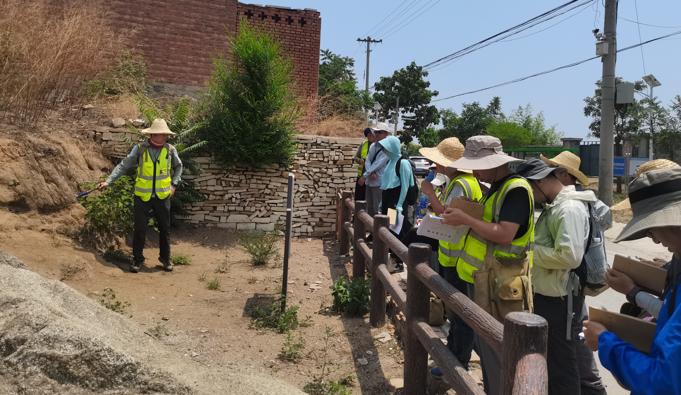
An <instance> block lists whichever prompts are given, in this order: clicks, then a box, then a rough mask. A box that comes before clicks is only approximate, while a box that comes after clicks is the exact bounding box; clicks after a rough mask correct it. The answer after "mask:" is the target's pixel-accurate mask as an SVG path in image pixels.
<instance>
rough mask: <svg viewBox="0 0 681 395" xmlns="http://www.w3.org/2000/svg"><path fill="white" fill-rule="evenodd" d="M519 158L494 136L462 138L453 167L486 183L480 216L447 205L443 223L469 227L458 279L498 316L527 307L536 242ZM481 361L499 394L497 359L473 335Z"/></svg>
mask: <svg viewBox="0 0 681 395" xmlns="http://www.w3.org/2000/svg"><path fill="white" fill-rule="evenodd" d="M515 161H518V159H516V158H513V157H511V156H509V155H506V154H505V153H504V151H503V147H502V145H501V141H500V140H499V139H498V138H496V137H493V136H473V137H471V138H469V139H468V140H466V148H465V151H464V154H463V157H462V158H461V159H459V160H456V161H454V163H453V164H452V166H453V167H456V168H458V169H470V170H473V174H474V175H475V178H477V179H478V181H479V182H488V183H490V184H491V185H490V189H489V191H487V193H486V194H485V195H484V196H483V198H482V201H481V203H482V204H483V206H484V213H483V217H482V219H479V218H474V217H472V216H470V215H468V214H466V213H465V212H464V211H463V210H460V209H452V208H448V209H447V210H446V211H445V213H444V214H443V218H444V223H446V224H450V225H455V226H458V225H464V226H468V227H469V228H470V230H469V231H468V234H467V235H466V238H465V241H464V248H463V250H461V252H460V255H459V256H458V257H457V258H456V271H457V275H458V277H459V280H461V281H462V282H465V283H466V286H467V290H466V291H467V292H466V294H467V295H468V296H469V297H470V298H471V299H473V300H475V302H476V303H477V304H478V305H480V306H481V307H482V308H483V309H485V310H486V311H487V312H489V313H490V314H492V316H494V317H495V318H496V319H497V320H499V321H501V320H503V317H505V316H506V314H507V313H509V312H511V311H521V310H531V309H532V294H531V286H530V279H529V270H530V267H531V263H532V243H533V242H534V198H533V196H532V187H531V186H530V184H529V183H528V182H527V180H525V179H524V178H522V177H520V176H517V175H514V174H513V173H512V172H511V170H510V169H509V167H508V164H509V163H511V162H515ZM476 342H477V350H478V353H479V354H480V361H481V364H482V368H483V369H482V371H483V378H484V383H485V391H486V392H487V393H488V394H495V395H496V394H499V393H500V392H501V388H500V386H501V380H500V377H501V361H500V359H499V357H498V356H497V355H496V353H495V352H494V350H492V348H491V347H490V346H489V345H488V344H486V343H485V342H484V341H481V340H480V339H479V338H478V339H476Z"/></svg>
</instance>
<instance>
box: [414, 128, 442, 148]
mask: <svg viewBox="0 0 681 395" xmlns="http://www.w3.org/2000/svg"><path fill="white" fill-rule="evenodd" d="M439 142H440V135H439V133H438V131H437V130H436V129H435V128H434V127H429V128H427V129H426V130H424V131H423V132H422V133H421V134H420V135H419V143H421V146H423V147H435V146H436V145H437V144H438V143H439Z"/></svg>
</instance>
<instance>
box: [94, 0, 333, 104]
mask: <svg viewBox="0 0 681 395" xmlns="http://www.w3.org/2000/svg"><path fill="white" fill-rule="evenodd" d="M103 4H107V5H108V7H109V11H110V14H111V18H112V20H113V25H114V26H115V27H116V28H117V29H119V31H121V32H123V33H124V34H128V35H130V38H131V39H132V42H133V43H134V44H135V45H136V47H137V49H139V50H140V52H141V53H142V54H143V55H144V58H145V60H146V62H147V67H148V71H149V77H150V79H151V80H152V81H153V82H157V83H165V84H174V85H181V86H204V85H205V84H206V82H207V81H208V79H209V77H210V73H211V71H212V66H213V59H214V58H215V57H216V56H218V55H220V54H225V53H226V51H227V50H228V36H229V37H233V36H234V34H236V31H237V28H238V24H239V18H242V17H243V18H245V19H246V20H248V21H249V22H250V23H251V24H252V25H254V26H257V27H262V28H264V30H265V31H268V32H270V33H272V34H273V35H274V37H275V38H277V39H278V40H279V41H280V43H281V45H282V47H283V50H284V53H285V54H286V55H287V56H290V57H291V60H292V62H293V65H294V79H295V81H296V91H297V92H298V94H299V95H301V96H302V97H306V98H307V97H311V98H316V94H317V84H318V81H317V80H318V77H319V37H320V29H321V19H320V16H319V12H317V11H314V10H293V9H288V8H279V7H262V6H256V5H249V4H240V3H238V2H237V1H236V0H109V1H106V2H103ZM249 11H250V12H249ZM228 56H229V54H228Z"/></svg>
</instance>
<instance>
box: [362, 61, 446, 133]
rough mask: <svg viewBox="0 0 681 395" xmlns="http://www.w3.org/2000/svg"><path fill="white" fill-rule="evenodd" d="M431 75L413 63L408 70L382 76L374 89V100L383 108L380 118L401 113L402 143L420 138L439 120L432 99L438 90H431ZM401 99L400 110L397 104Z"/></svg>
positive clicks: (404, 69)
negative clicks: (429, 77)
mask: <svg viewBox="0 0 681 395" xmlns="http://www.w3.org/2000/svg"><path fill="white" fill-rule="evenodd" d="M427 76H428V72H427V71H424V70H423V67H421V66H417V65H416V63H414V62H411V64H410V65H408V66H407V67H405V68H402V69H399V70H396V71H395V72H394V73H393V75H392V76H390V77H381V79H380V80H379V81H378V82H376V84H375V85H374V88H375V90H376V92H375V93H374V100H376V102H378V104H380V106H381V110H380V114H379V115H380V116H382V117H384V118H391V117H394V115H395V112H396V111H399V113H400V114H402V120H403V122H404V131H403V132H402V135H401V136H400V138H401V140H402V141H403V142H409V141H411V140H412V138H413V137H418V136H419V135H420V134H421V133H423V131H425V130H426V128H427V127H428V126H430V125H432V124H435V123H437V122H438V121H439V118H440V117H439V113H438V110H437V108H436V107H435V106H434V105H431V104H430V101H431V99H432V98H433V97H434V96H437V95H438V92H437V91H434V90H430V89H428V88H429V87H430V82H428V81H427V80H426V79H425V78H426V77H427ZM398 99H399V109H397V102H398Z"/></svg>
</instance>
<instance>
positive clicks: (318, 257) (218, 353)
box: [0, 208, 403, 394]
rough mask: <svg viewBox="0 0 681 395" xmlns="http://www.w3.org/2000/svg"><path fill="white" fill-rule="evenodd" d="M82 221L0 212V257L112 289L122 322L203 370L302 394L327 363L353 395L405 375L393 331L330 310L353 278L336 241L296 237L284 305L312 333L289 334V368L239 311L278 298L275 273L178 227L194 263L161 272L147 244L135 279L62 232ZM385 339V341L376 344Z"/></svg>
mask: <svg viewBox="0 0 681 395" xmlns="http://www.w3.org/2000/svg"><path fill="white" fill-rule="evenodd" d="M79 216H80V213H79V210H78V209H77V208H73V209H71V210H67V211H62V212H59V213H56V214H51V215H38V214H37V213H35V212H29V213H12V212H10V211H8V210H5V209H0V224H2V226H1V227H0V250H3V251H6V252H8V253H10V254H13V255H15V256H17V257H18V258H19V259H21V260H23V261H24V262H25V263H26V264H27V265H28V266H29V267H30V268H31V269H32V270H34V271H36V272H38V273H40V274H41V275H43V276H45V277H48V278H54V279H62V280H63V281H64V282H66V283H67V284H69V285H71V286H72V287H74V288H75V289H77V290H79V291H81V292H83V293H84V294H86V295H88V296H90V297H92V298H94V299H100V297H101V295H102V292H103V290H104V289H105V288H111V289H112V290H113V291H114V292H115V295H116V298H117V300H121V301H125V302H128V303H130V306H129V307H128V308H126V309H125V312H124V314H127V315H131V318H132V319H133V320H134V321H136V322H138V323H139V324H140V325H142V326H143V327H145V328H147V329H148V333H149V334H150V336H152V335H153V336H158V337H159V338H160V340H161V341H162V342H163V343H165V344H166V345H168V346H170V347H172V348H173V349H175V350H177V351H179V352H181V353H182V354H183V355H184V356H185V357H186V358H191V359H194V360H196V361H198V362H200V363H203V364H205V365H206V366H211V367H218V368H219V367H221V366H245V367H246V366H247V367H254V368H257V369H263V370H265V371H266V372H268V373H269V374H271V375H273V376H275V377H279V378H281V379H283V380H285V381H287V382H289V383H292V384H294V385H296V386H298V387H299V388H301V389H302V388H303V386H304V385H305V384H306V383H309V382H311V381H312V380H313V379H314V378H315V377H319V376H320V375H321V374H322V372H321V371H320V369H321V367H322V365H323V364H324V363H325V362H326V364H327V371H328V374H327V375H326V376H325V377H324V378H325V379H326V380H339V379H343V378H346V377H348V376H349V377H351V378H352V380H351V381H352V383H353V385H352V386H351V390H352V392H353V393H363V394H385V393H390V390H389V389H388V385H387V382H388V381H389V380H390V379H392V378H399V377H402V368H403V367H402V363H403V361H402V352H401V349H400V347H399V345H398V343H397V341H396V340H395V335H394V332H393V328H392V327H391V326H389V325H388V326H386V327H384V328H380V329H372V328H371V327H370V325H369V324H368V317H365V318H346V317H341V316H338V315H335V314H332V313H330V312H329V309H328V307H329V306H330V305H331V304H332V297H331V292H330V289H329V287H330V286H331V284H332V282H333V281H334V279H337V278H339V277H340V276H342V275H344V274H346V273H348V270H350V268H349V266H348V265H347V262H346V260H342V259H340V258H339V257H338V256H337V254H336V251H337V247H336V246H335V242H334V241H331V240H319V239H301V240H295V241H294V242H293V244H292V246H293V248H292V256H291V261H290V274H289V285H288V286H289V304H290V305H298V306H300V312H299V318H301V319H306V318H309V325H308V326H305V327H302V328H299V329H298V330H296V331H295V335H296V337H298V335H301V336H302V337H303V338H304V341H305V348H304V350H303V352H302V355H303V358H302V360H301V361H300V362H298V363H291V362H284V361H282V360H280V359H279V358H278V355H279V353H280V351H281V349H282V345H283V343H284V340H285V335H282V334H278V333H276V332H273V331H271V330H258V329H254V328H251V325H250V323H251V321H250V318H249V317H248V316H247V314H246V312H245V309H246V307H247V306H248V305H249V304H252V303H254V302H255V301H257V300H262V299H263V298H264V299H267V298H275V297H277V295H278V292H279V289H280V286H281V274H282V268H281V266H273V265H270V266H268V267H265V268H255V267H253V266H252V265H251V264H250V262H249V259H248V256H247V254H246V252H245V251H244V250H243V249H242V248H240V247H239V246H238V245H237V243H236V239H235V235H234V234H232V233H229V232H227V231H224V230H218V229H194V228H184V229H176V230H175V231H174V233H173V235H172V236H173V243H172V251H173V254H183V255H186V256H188V257H190V258H191V262H192V263H191V265H189V266H176V268H175V271H174V272H172V273H165V272H163V271H162V270H160V267H158V266H157V261H156V257H157V249H156V248H155V247H154V246H148V247H147V250H146V254H145V255H146V257H147V265H146V268H143V270H142V271H141V272H140V273H138V274H132V273H129V272H128V271H127V265H125V264H121V266H120V267H119V266H117V265H115V264H112V263H109V262H107V261H105V260H104V259H103V258H102V257H101V256H98V255H95V254H93V253H92V252H90V251H86V250H83V249H81V248H79V247H78V246H77V244H76V243H75V242H74V241H73V240H72V239H71V238H69V237H67V236H65V235H63V234H62V233H63V230H64V229H66V228H68V227H69V224H73V221H75V219H74V218H77V217H79ZM60 232H61V233H60ZM280 247H281V246H280ZM214 278H217V279H219V281H220V289H219V290H217V291H212V290H208V289H207V287H206V284H207V281H210V280H212V279H214ZM327 327H328V328H330V330H331V332H332V335H331V336H330V337H327V336H326V335H325V333H326V328H327ZM384 332H388V333H389V335H390V340H388V341H386V342H382V341H380V340H378V339H374V338H375V337H377V336H378V335H382V334H384ZM327 342H328V347H327V346H326V344H327ZM361 358H363V359H365V360H366V362H367V363H366V365H364V362H365V361H364V360H362V359H361ZM358 360H360V361H361V362H362V363H361V364H360V362H358Z"/></svg>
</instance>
